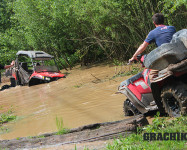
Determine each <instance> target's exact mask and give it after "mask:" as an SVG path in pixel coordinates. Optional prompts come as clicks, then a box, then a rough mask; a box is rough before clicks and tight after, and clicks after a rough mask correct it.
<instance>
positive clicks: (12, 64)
mask: <svg viewBox="0 0 187 150" xmlns="http://www.w3.org/2000/svg"><path fill="white" fill-rule="evenodd" d="M14 64H15V62H14V61H12V63H11V64H10V65H5V66H4V69H8V68H10V67H13V66H14Z"/></svg>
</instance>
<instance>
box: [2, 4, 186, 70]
mask: <svg viewBox="0 0 187 150" xmlns="http://www.w3.org/2000/svg"><path fill="white" fill-rule="evenodd" d="M157 12H161V13H163V14H164V16H165V24H166V25H173V26H175V27H176V29H177V31H178V30H180V29H183V28H187V22H186V20H187V0H173V1H171V0H0V63H1V64H8V63H10V62H11V60H12V59H15V54H16V52H17V51H18V50H42V51H45V52H48V53H49V54H51V55H54V56H55V57H56V59H57V62H58V64H59V66H60V67H61V68H63V67H68V68H71V67H73V66H74V65H75V64H77V63H79V64H81V65H87V64H88V63H95V62H99V61H106V60H110V61H119V62H120V61H121V62H122V61H124V60H128V59H129V57H131V56H132V54H133V53H134V51H135V50H136V49H137V48H138V46H139V45H140V44H141V43H142V42H143V40H144V39H145V37H146V35H147V34H148V33H149V31H150V30H152V29H154V25H153V23H152V20H151V17H152V15H153V14H154V13H157ZM153 48H154V45H152V46H149V49H148V51H149V50H151V49H153ZM148 51H147V52H148Z"/></svg>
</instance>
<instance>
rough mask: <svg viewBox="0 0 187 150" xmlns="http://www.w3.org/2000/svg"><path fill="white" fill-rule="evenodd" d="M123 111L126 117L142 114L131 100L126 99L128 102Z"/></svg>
mask: <svg viewBox="0 0 187 150" xmlns="http://www.w3.org/2000/svg"><path fill="white" fill-rule="evenodd" d="M123 111H124V114H125V116H135V115H138V114H140V112H139V111H138V109H137V108H136V107H135V106H134V105H133V104H132V102H131V101H130V100H129V99H126V101H124V105H123Z"/></svg>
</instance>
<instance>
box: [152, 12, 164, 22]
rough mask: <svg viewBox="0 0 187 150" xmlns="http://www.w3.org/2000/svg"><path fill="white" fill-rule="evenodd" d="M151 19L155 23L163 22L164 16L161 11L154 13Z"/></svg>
mask: <svg viewBox="0 0 187 150" xmlns="http://www.w3.org/2000/svg"><path fill="white" fill-rule="evenodd" d="M152 20H153V23H154V24H155V25H161V24H164V16H163V15H162V14H161V13H156V14H154V15H153V17H152Z"/></svg>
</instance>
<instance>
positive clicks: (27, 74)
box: [10, 51, 65, 87]
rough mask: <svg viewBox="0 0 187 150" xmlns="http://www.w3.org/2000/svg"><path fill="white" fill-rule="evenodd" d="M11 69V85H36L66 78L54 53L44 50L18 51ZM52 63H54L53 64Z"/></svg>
mask: <svg viewBox="0 0 187 150" xmlns="http://www.w3.org/2000/svg"><path fill="white" fill-rule="evenodd" d="M16 55H17V58H16V60H15V66H14V67H13V68H12V69H11V71H10V72H11V75H12V77H11V78H10V81H11V86H12V87H15V86H16V85H29V86H32V85H36V84H41V83H48V82H51V81H56V80H58V79H60V78H65V75H64V74H62V73H61V72H60V71H59V69H58V67H57V65H56V62H55V59H54V57H53V56H52V55H49V54H47V53H45V52H43V51H18V52H17V54H16ZM51 64H52V65H51Z"/></svg>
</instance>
